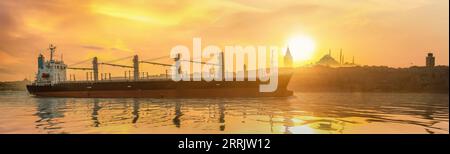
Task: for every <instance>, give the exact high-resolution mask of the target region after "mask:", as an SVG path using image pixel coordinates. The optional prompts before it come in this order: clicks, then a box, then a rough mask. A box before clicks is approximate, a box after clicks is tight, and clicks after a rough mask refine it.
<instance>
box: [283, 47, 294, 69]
mask: <svg viewBox="0 0 450 154" xmlns="http://www.w3.org/2000/svg"><path fill="white" fill-rule="evenodd" d="M292 66H293V60H292V55H291V51H290V50H289V47H288V48H287V51H286V55H284V67H292Z"/></svg>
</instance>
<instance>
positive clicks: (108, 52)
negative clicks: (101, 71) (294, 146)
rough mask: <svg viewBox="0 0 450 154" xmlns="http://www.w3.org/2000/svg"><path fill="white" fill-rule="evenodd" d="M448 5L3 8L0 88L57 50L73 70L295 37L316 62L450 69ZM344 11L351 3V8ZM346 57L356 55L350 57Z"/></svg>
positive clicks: (418, 1) (50, 4)
mask: <svg viewBox="0 0 450 154" xmlns="http://www.w3.org/2000/svg"><path fill="white" fill-rule="evenodd" d="M448 3H449V2H448V1H447V0H436V1H425V0H406V1H389V0H380V1H371V0H366V1H347V2H345V3H339V2H329V1H301V2H297V1H293V0H283V1H280V2H278V3H273V2H270V1H251V0H235V1H204V2H201V3H198V2H195V3H194V2H193V1H190V0H184V1H164V2H160V1H153V2H152V1H126V2H125V1H123V2H119V1H115V2H110V1H102V0H91V1H85V2H82V3H81V2H72V1H45V2H37V1H26V0H24V1H20V3H17V2H9V1H4V2H3V1H2V2H0V23H2V28H1V29H0V35H1V36H2V37H1V38H0V59H1V61H0V81H4V80H21V79H23V78H25V77H27V78H30V77H33V76H32V75H33V74H34V73H35V72H36V61H37V59H36V57H37V56H38V55H39V53H43V54H45V55H46V56H47V55H48V52H47V51H45V49H46V48H47V47H48V45H49V44H55V45H56V46H57V47H58V49H57V50H58V51H59V52H57V55H58V56H57V57H58V58H59V57H60V54H61V53H62V54H63V56H64V61H65V62H66V63H67V64H71V63H74V62H78V61H80V60H84V59H88V58H91V57H94V56H97V57H99V58H101V59H104V60H111V59H115V58H120V57H125V56H130V55H134V54H138V55H140V56H141V57H143V58H146V57H148V58H151V57H159V56H164V55H169V52H170V49H171V48H172V47H174V46H175V45H179V44H192V38H193V37H202V38H203V41H204V44H203V47H204V46H205V45H208V44H217V45H223V46H225V45H232V44H239V45H246V44H253V45H256V44H264V45H278V46H286V45H287V43H288V42H289V40H290V39H291V38H293V37H297V36H308V37H309V38H311V39H312V40H313V41H314V43H315V49H314V52H313V53H312V57H311V58H309V59H308V60H304V61H300V62H297V63H300V64H306V63H312V62H317V61H318V60H319V59H320V58H321V57H322V56H324V55H325V54H328V52H329V49H331V50H332V51H333V53H332V56H333V57H336V56H337V55H338V54H339V50H340V49H343V52H344V53H345V56H346V61H348V62H351V61H352V60H351V57H353V56H354V57H355V59H356V63H358V64H362V65H377V66H378V65H384V66H390V67H409V66H412V65H417V66H425V56H426V55H427V53H429V52H433V54H434V56H435V57H436V65H448V64H449V59H448V56H449V47H448V41H449V31H448V27H449V22H448V14H449V8H448V6H449V4H448ZM344 4H345V5H344ZM347 55H348V57H347Z"/></svg>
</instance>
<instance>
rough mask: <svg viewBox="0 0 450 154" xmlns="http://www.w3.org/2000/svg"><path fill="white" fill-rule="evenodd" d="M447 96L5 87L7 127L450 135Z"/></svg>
mask: <svg viewBox="0 0 450 154" xmlns="http://www.w3.org/2000/svg"><path fill="white" fill-rule="evenodd" d="M448 102H449V95H448V94H415V93H295V96H294V97H289V98H237V99H234V98H233V99H230V98H224V99H133V98H126V99H125V98H124V99H93V98H84V99H76V98H35V97H31V96H29V95H28V94H27V93H26V92H11V91H9V92H8V91H7V92H5V91H3V92H0V133H71V134H72V133H264V134H265V133H276V134H279V133H300V134H304V133H402V134H403V133H425V134H426V133H445V134H448V133H449V129H448V128H449V116H448V112H449V109H448Z"/></svg>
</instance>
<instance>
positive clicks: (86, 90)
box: [27, 45, 293, 98]
mask: <svg viewBox="0 0 450 154" xmlns="http://www.w3.org/2000/svg"><path fill="white" fill-rule="evenodd" d="M55 50H56V47H55V46H53V45H50V47H49V51H50V59H49V60H45V58H44V56H43V55H42V54H40V55H39V57H38V71H37V73H36V79H35V81H34V82H33V83H31V84H29V85H27V90H28V92H29V93H30V94H31V95H34V96H37V97H73V98H220V97H288V96H292V94H293V92H292V91H290V90H288V89H287V85H288V84H289V80H290V79H291V76H292V71H290V69H289V68H283V69H279V73H278V86H277V89H276V90H275V91H273V92H260V90H259V88H260V85H261V84H265V83H267V82H268V81H267V82H263V81H260V80H259V79H257V80H254V81H249V80H248V78H247V77H246V78H244V81H236V80H233V81H203V80H202V81H173V80H172V79H171V78H170V77H169V75H168V74H167V71H166V74H165V75H161V76H158V77H149V76H148V73H147V77H145V73H143V72H139V64H142V63H147V64H154V65H163V66H171V65H170V64H162V63H157V62H150V61H139V60H138V56H137V55H135V56H134V57H133V66H125V65H119V64H111V63H100V62H98V60H97V58H96V57H94V58H92V67H90V68H76V67H70V66H68V65H66V64H65V63H64V61H63V60H62V59H61V60H55V58H54V56H53V55H54V52H55ZM284 58H285V63H286V62H288V63H292V57H291V55H290V52H289V49H288V51H287V53H286V56H285V57H284ZM175 60H177V59H175ZM178 60H179V59H178ZM98 65H110V66H118V67H126V68H130V69H133V75H132V74H131V71H129V73H128V77H127V73H126V72H125V76H124V77H121V78H115V79H113V78H111V74H110V73H109V74H106V73H101V74H100V75H101V78H99V76H98V75H99V72H98ZM289 65H291V64H289ZM67 69H77V70H87V71H91V72H86V80H82V81H78V80H75V76H72V75H71V76H70V79H69V80H68V79H67V76H66V70H67ZM222 70H223V65H222Z"/></svg>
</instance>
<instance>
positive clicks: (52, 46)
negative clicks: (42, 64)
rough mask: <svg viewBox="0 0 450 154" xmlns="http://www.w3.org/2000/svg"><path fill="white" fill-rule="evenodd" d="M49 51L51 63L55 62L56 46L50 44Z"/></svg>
mask: <svg viewBox="0 0 450 154" xmlns="http://www.w3.org/2000/svg"><path fill="white" fill-rule="evenodd" d="M48 49H50V61H53V54H54V53H55V49H56V46H54V45H53V44H50V47H48Z"/></svg>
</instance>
